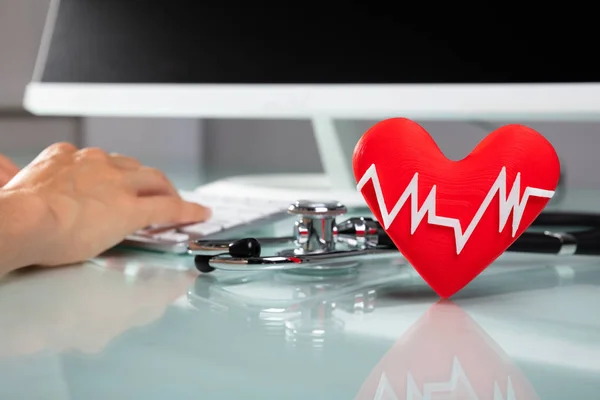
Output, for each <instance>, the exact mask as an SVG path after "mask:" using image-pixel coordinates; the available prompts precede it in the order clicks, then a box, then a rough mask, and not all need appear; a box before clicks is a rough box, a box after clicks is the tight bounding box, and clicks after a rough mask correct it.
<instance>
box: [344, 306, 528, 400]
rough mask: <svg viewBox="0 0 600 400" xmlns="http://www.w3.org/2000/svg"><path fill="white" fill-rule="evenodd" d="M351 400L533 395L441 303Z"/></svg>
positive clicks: (507, 399)
mask: <svg viewBox="0 0 600 400" xmlns="http://www.w3.org/2000/svg"><path fill="white" fill-rule="evenodd" d="M356 399H358V400H362V399H369V400H371V399H377V400H383V399H394V400H396V399H397V400H400V399H406V400H442V399H457V400H484V399H485V400H488V399H489V400H531V399H538V396H537V394H536V393H535V391H534V389H533V387H532V385H531V384H530V383H529V381H528V380H527V378H526V377H525V376H524V375H523V373H522V372H521V371H520V370H519V369H518V368H517V367H516V366H515V365H514V364H513V363H512V361H511V359H510V358H509V357H508V355H507V354H505V353H504V351H503V350H502V349H501V348H500V347H499V346H498V345H497V344H496V343H495V342H494V340H493V339H492V338H491V337H490V336H489V335H488V334H487V333H486V332H485V331H484V330H483V329H482V328H481V327H480V326H479V325H478V324H477V322H475V320H473V319H472V318H471V317H470V316H469V315H468V314H467V313H466V312H465V311H463V310H462V309H461V308H460V307H459V306H457V305H456V304H454V303H453V302H451V301H448V300H444V301H441V302H439V303H437V304H434V305H433V306H432V307H431V308H430V309H429V310H428V311H427V312H426V313H425V314H424V315H423V316H422V317H421V318H420V319H419V320H418V321H417V322H416V323H415V324H414V325H413V326H412V327H411V328H410V329H409V330H408V331H407V332H406V333H405V334H404V335H403V336H402V337H401V338H400V339H399V340H398V341H397V342H396V344H395V345H394V346H393V347H392V349H391V350H389V351H388V353H387V354H386V355H385V356H384V357H383V358H382V359H381V361H380V362H379V363H378V364H377V366H376V367H375V368H374V370H373V371H372V372H371V374H370V375H369V377H368V378H367V379H366V381H365V383H364V384H363V385H362V387H361V389H360V391H359V393H358V395H357V397H356Z"/></svg>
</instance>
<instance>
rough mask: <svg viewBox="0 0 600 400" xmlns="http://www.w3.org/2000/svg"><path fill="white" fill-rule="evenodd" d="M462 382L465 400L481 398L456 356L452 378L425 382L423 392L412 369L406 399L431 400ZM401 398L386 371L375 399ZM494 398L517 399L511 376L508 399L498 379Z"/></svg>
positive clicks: (407, 381) (449, 391)
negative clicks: (501, 389) (465, 395)
mask: <svg viewBox="0 0 600 400" xmlns="http://www.w3.org/2000/svg"><path fill="white" fill-rule="evenodd" d="M459 383H462V384H463V385H464V388H465V390H466V391H467V393H468V397H467V398H466V399H465V400H479V396H478V395H477V393H476V391H475V389H474V388H473V385H472V384H471V381H470V380H469V377H468V376H467V374H466V373H465V370H464V369H463V367H462V365H461V364H460V361H459V360H458V358H456V357H454V359H453V362H452V371H451V372H450V379H449V380H448V381H447V382H432V383H425V384H423V392H421V391H420V390H419V386H418V385H417V383H416V382H415V380H414V378H413V376H412V374H411V373H410V371H409V372H408V373H407V376H406V398H405V399H406V400H431V399H432V396H433V394H434V393H444V392H446V393H453V392H455V391H456V389H457V388H458V384H459ZM384 399H385V400H400V398H399V397H398V395H397V394H396V392H395V391H394V388H393V387H392V385H391V384H390V382H389V380H388V378H387V376H386V375H385V373H383V374H382V375H381V379H380V380H379V385H378V386H377V391H376V393H375V397H374V400H384ZM493 400H516V396H515V390H514V388H513V385H512V380H511V379H510V376H508V377H507V385H506V399H505V398H504V396H503V395H502V392H501V391H500V386H499V385H498V382H497V381H494V397H493Z"/></svg>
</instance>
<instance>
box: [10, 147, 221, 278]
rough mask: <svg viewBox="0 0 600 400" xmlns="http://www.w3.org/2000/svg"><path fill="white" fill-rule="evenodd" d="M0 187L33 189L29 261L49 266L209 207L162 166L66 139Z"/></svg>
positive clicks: (198, 217)
mask: <svg viewBox="0 0 600 400" xmlns="http://www.w3.org/2000/svg"><path fill="white" fill-rule="evenodd" d="M3 191H4V192H18V193H27V194H28V195H29V197H28V199H29V200H28V208H29V209H31V213H32V214H34V215H36V216H37V218H36V219H37V220H39V221H37V222H36V223H35V224H33V229H35V230H36V232H35V236H33V237H34V238H35V254H34V256H35V260H28V261H33V262H34V263H35V264H36V265H44V266H54V265H63V264H70V263H76V262H80V261H83V260H86V259H89V258H92V257H95V256H97V255H98V254H100V253H102V252H103V251H105V250H107V249H109V248H110V247H113V246H115V245H117V244H118V243H119V242H121V241H122V240H123V239H124V238H125V236H127V235H129V234H131V233H133V232H134V231H136V230H139V229H142V228H144V227H146V226H148V225H161V224H171V223H191V222H200V221H204V220H205V219H207V218H208V217H209V214H210V211H209V210H208V209H207V208H205V207H203V206H201V205H199V204H196V203H190V202H186V201H184V200H183V199H182V198H181V197H180V196H179V194H178V193H177V191H176V189H175V188H174V187H173V186H172V184H171V183H170V182H169V180H168V179H167V178H166V177H165V175H164V174H163V173H161V172H160V171H158V170H155V169H152V168H148V167H144V166H142V165H141V164H140V163H139V162H138V161H137V160H135V159H132V158H129V157H125V156H121V155H110V154H107V153H106V152H104V151H103V150H101V149H98V148H85V149H81V150H79V149H77V148H76V147H75V146H73V145H71V144H68V143H58V144H54V145H52V146H50V147H48V148H47V149H45V150H44V151H42V152H41V153H40V154H39V156H38V157H36V159H35V160H33V161H32V162H31V163H30V164H29V165H27V166H26V167H25V168H23V169H22V170H21V171H19V172H18V173H17V174H16V175H15V176H14V177H13V178H12V179H11V180H10V181H9V182H8V183H7V184H6V185H5V186H4V189H3ZM32 199H35V201H32ZM34 204H35V205H34ZM29 225H31V222H29ZM29 237H30V238H31V236H29Z"/></svg>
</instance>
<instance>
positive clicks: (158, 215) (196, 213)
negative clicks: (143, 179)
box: [134, 196, 211, 229]
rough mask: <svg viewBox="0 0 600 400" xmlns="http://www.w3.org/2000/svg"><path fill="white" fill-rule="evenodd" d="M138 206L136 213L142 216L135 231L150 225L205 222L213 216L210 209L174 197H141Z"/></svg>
mask: <svg viewBox="0 0 600 400" xmlns="http://www.w3.org/2000/svg"><path fill="white" fill-rule="evenodd" d="M137 205H138V208H136V211H138V212H139V213H140V214H139V218H136V225H137V226H136V227H135V228H134V229H142V228H144V227H146V226H149V225H164V224H176V223H188V222H189V223H191V222H203V221H206V220H207V219H209V218H210V216H211V211H210V209H209V208H208V207H205V206H202V205H200V204H198V203H191V202H188V201H185V200H182V199H181V198H179V197H174V196H148V197H140V198H139V199H138V201H137Z"/></svg>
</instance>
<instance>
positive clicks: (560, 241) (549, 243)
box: [189, 212, 600, 271]
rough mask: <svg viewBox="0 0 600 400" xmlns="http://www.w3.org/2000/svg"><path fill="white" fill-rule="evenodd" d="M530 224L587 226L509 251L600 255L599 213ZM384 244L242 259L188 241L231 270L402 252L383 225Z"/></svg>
mask: <svg viewBox="0 0 600 400" xmlns="http://www.w3.org/2000/svg"><path fill="white" fill-rule="evenodd" d="M531 227H534V228H535V227H537V228H540V227H562V228H565V227H566V228H576V227H582V228H587V229H583V230H574V231H551V230H547V231H543V232H532V231H526V232H524V233H523V234H522V235H521V236H520V237H519V238H518V239H517V240H516V241H515V242H514V243H513V244H512V245H511V246H510V247H509V248H508V249H507V250H506V251H507V252H520V253H536V254H554V255H562V256H564V255H567V256H568V255H592V256H597V255H600V215H596V214H588V213H575V212H545V213H542V214H540V215H539V216H538V218H536V220H535V221H534V223H533V224H532V225H531ZM378 235H379V238H380V243H384V244H383V245H380V246H377V247H372V248H366V249H354V250H342V251H330V252H322V253H311V254H299V255H294V256H282V255H275V256H263V257H248V258H239V257H231V256H229V255H228V250H229V245H230V243H231V241H230V240H197V241H194V242H191V243H190V244H189V253H190V254H193V255H204V256H209V255H212V256H214V257H213V258H212V259H210V261H209V265H210V266H211V267H213V268H215V269H221V270H230V271H242V270H243V271H258V270H270V269H271V270H285V269H323V270H326V269H335V268H341V266H339V265H337V264H336V262H335V261H336V260H337V259H339V260H340V262H341V263H342V262H343V263H346V264H347V262H348V261H347V259H348V258H354V257H355V258H363V257H365V256H369V257H377V256H381V257H389V256H390V255H399V253H398V250H397V249H396V247H395V246H394V245H393V243H392V242H391V240H390V239H389V236H387V234H386V233H385V231H384V230H383V229H382V228H381V227H380V228H379V232H378ZM256 240H258V241H259V242H260V243H261V245H263V246H280V245H284V244H289V243H294V238H293V237H265V238H256Z"/></svg>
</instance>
